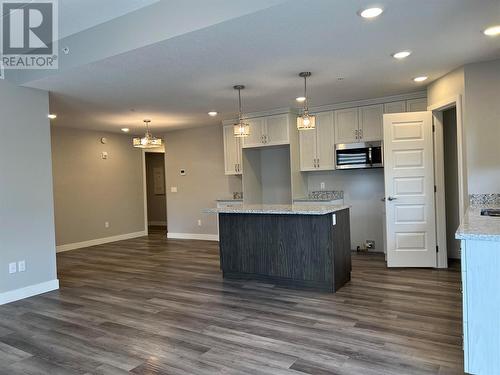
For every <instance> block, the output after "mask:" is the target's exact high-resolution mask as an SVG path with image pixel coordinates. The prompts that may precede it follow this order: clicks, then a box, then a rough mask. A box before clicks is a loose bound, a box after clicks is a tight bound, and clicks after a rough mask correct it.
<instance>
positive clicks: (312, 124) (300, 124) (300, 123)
mask: <svg viewBox="0 0 500 375" xmlns="http://www.w3.org/2000/svg"><path fill="white" fill-rule="evenodd" d="M310 76H311V72H302V73H300V74H299V77H302V78H304V96H303V97H304V98H305V99H304V108H303V110H302V114H301V115H300V116H298V117H297V129H298V130H311V129H314V128H316V116H313V115H310V114H309V103H308V102H309V100H308V98H307V78H308V77H310Z"/></svg>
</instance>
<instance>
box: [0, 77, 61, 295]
mask: <svg viewBox="0 0 500 375" xmlns="http://www.w3.org/2000/svg"><path fill="white" fill-rule="evenodd" d="M48 112H49V98H48V94H47V93H46V92H42V91H38V90H32V89H26V88H19V87H15V86H13V85H11V84H10V83H8V82H7V81H2V80H0V113H1V114H2V124H1V125H0V139H2V146H1V147H0V293H3V292H6V291H12V290H15V289H19V288H23V287H27V286H30V285H34V284H39V283H42V282H47V281H52V280H55V279H56V278H57V276H56V259H55V241H54V216H53V200H52V177H51V176H52V171H51V163H50V131H49V121H48V119H47V113H48ZM19 260H25V261H26V272H22V273H16V274H13V275H9V273H8V264H9V263H10V262H17V261H19Z"/></svg>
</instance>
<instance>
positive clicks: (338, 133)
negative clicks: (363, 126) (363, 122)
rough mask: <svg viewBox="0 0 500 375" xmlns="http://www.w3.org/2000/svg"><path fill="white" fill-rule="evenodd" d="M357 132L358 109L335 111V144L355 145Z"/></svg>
mask: <svg viewBox="0 0 500 375" xmlns="http://www.w3.org/2000/svg"><path fill="white" fill-rule="evenodd" d="M357 131H358V109H357V108H348V109H340V110H338V111H335V143H355V142H359V141H358V139H357V136H356V134H357Z"/></svg>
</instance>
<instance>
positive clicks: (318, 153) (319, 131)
mask: <svg viewBox="0 0 500 375" xmlns="http://www.w3.org/2000/svg"><path fill="white" fill-rule="evenodd" d="M299 142H300V170H301V171H303V172H306V171H326V170H334V169H335V160H334V148H335V127H334V118H333V112H332V111H330V112H322V113H318V114H316V128H315V129H311V130H301V131H300V133H299Z"/></svg>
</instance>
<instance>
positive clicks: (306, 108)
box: [304, 76, 309, 115]
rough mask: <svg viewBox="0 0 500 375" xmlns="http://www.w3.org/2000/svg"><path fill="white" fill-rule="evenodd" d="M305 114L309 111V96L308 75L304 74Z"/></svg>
mask: <svg viewBox="0 0 500 375" xmlns="http://www.w3.org/2000/svg"><path fill="white" fill-rule="evenodd" d="M304 98H306V100H304V114H305V115H307V114H308V113H309V104H308V98H307V76H304Z"/></svg>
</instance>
